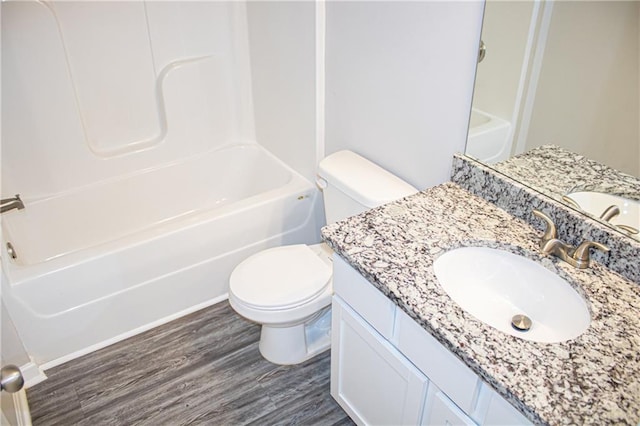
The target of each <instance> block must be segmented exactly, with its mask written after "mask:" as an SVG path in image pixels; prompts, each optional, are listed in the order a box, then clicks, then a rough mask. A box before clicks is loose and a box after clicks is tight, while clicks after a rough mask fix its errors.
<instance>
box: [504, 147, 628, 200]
mask: <svg viewBox="0 0 640 426" xmlns="http://www.w3.org/2000/svg"><path fill="white" fill-rule="evenodd" d="M492 167H493V168H494V169H495V170H497V171H499V172H500V173H503V174H505V175H507V176H510V177H511V178H513V179H515V180H518V181H520V182H523V183H525V184H526V185H529V186H531V187H532V188H535V189H536V190H538V191H540V192H542V193H545V194H547V195H549V196H551V197H553V198H555V199H557V200H559V201H562V196H563V195H566V194H569V193H571V192H577V191H594V192H604V193H607V194H611V195H617V196H620V197H625V198H629V199H632V200H640V179H638V178H637V177H635V176H632V175H629V174H626V173H623V172H620V171H618V170H616V169H613V168H611V167H608V166H605V165H604V164H600V163H598V162H597V161H594V160H590V159H589V158H587V157H585V156H584V155H581V154H576V153H575V152H571V151H567V150H566V149H562V148H560V147H559V146H555V145H543V146H539V147H537V148H534V149H532V150H531V151H527V152H525V153H524V154H520V155H517V156H515V157H512V158H510V159H508V160H505V161H502V162H500V163H496V164H494V165H493V166H492ZM541 171H544V173H541Z"/></svg>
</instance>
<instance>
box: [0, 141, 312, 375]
mask: <svg viewBox="0 0 640 426" xmlns="http://www.w3.org/2000/svg"><path fill="white" fill-rule="evenodd" d="M318 197H319V191H318V190H317V189H316V188H315V186H314V185H313V184H312V183H311V182H309V181H308V180H306V179H305V178H303V177H302V176H300V175H299V174H297V173H296V172H295V171H293V170H291V169H290V168H289V167H287V166H286V165H285V164H284V163H282V162H280V161H279V160H278V159H277V158H275V157H274V156H272V155H271V154H270V153H268V152H267V151H266V150H264V149H263V148H261V147H260V146H259V145H257V144H250V145H237V146H231V147H227V148H224V149H220V150H216V151H212V152H208V153H206V154H202V155H199V156H197V157H193V158H189V159H186V160H182V161H177V162H175V163H172V164H168V165H164V166H163V167H158V168H154V169H149V170H143V171H140V172H137V173H135V174H132V175H128V176H125V177H121V178H119V179H114V180H110V181H106V182H101V183H100V184H98V185H92V186H90V187H86V188H80V189H78V190H75V191H72V192H69V193H65V194H58V195H56V196H54V197H49V198H45V199H40V200H32V201H29V200H28V199H25V206H26V207H25V209H24V210H13V211H11V212H8V213H5V214H3V216H2V230H3V240H4V241H3V244H2V250H3V251H2V268H3V280H2V298H3V300H4V301H5V303H6V305H7V309H8V311H9V313H10V314H11V316H12V318H13V320H14V322H15V325H16V328H17V330H18V332H19V333H20V336H21V337H22V339H23V341H24V344H25V347H26V349H27V351H28V352H29V354H30V355H31V356H32V358H33V359H34V361H35V362H36V363H37V364H38V365H40V366H41V368H43V369H46V368H50V367H52V366H55V365H58V364H60V363H62V362H66V361H68V360H70V359H73V358H75V357H78V356H81V355H83V354H85V353H88V352H90V351H93V350H95V349H98V348H100V347H104V346H106V345H108V344H111V343H114V342H116V341H119V340H122V339H124V338H126V337H129V336H131V335H134V334H137V333H139V332H142V331H144V330H147V329H149V328H151V327H154V326H156V325H159V324H162V323H164V322H167V321H170V320H173V319H175V318H177V317H180V316H182V315H185V314H187V313H190V312H193V311H195V310H198V309H201V308H203V307H206V306H208V305H211V304H214V303H217V302H219V301H222V300H224V299H226V297H227V288H228V277H229V274H230V273H231V270H232V269H233V268H234V266H235V265H236V264H238V263H239V262H240V261H241V260H242V259H244V258H246V257H247V256H249V255H251V254H253V253H255V252H257V251H259V250H262V249H265V248H268V247H273V246H278V245H282V244H290V243H311V242H315V241H317V240H318V238H319V232H318V230H319V226H320V225H321V223H320V222H321V221H322V218H321V217H318V213H317V212H318V211H319V209H318V208H317V206H316V204H317V202H318ZM7 243H10V244H11V245H12V246H13V248H14V249H15V252H16V254H17V257H16V258H15V259H11V256H9V253H7V248H6V246H7Z"/></svg>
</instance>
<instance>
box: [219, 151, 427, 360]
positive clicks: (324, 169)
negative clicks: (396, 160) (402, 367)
mask: <svg viewBox="0 0 640 426" xmlns="http://www.w3.org/2000/svg"><path fill="white" fill-rule="evenodd" d="M317 182H318V186H319V187H320V188H321V189H322V193H323V198H324V207H325V215H326V219H327V223H333V222H337V221H339V220H342V219H345V218H347V217H349V216H353V215H356V214H358V213H361V212H363V211H366V210H369V209H371V208H373V207H377V206H380V205H382V204H386V203H388V202H391V201H394V200H397V199H399V198H402V197H405V196H407V195H411V194H414V193H416V192H418V190H417V189H416V188H414V187H413V186H411V185H409V184H408V183H406V182H404V181H403V180H402V179H400V178H398V177H397V176H394V175H393V174H391V173H389V172H388V171H386V170H384V169H383V168H381V167H379V166H377V165H376V164H374V163H372V162H370V161H368V160H366V159H365V158H363V157H361V156H359V155H357V154H355V153H353V152H351V151H339V152H336V153H334V154H331V155H329V156H327V157H326V158H324V159H323V160H322V161H321V162H320V164H319V167H318V180H317ZM332 254H333V252H332V250H331V249H330V248H329V247H328V246H327V245H326V244H324V243H321V244H314V245H305V244H297V245H287V246H281V247H275V248H271V249H267V250H263V251H261V252H259V253H256V254H254V255H252V256H249V257H248V258H247V259H245V260H244V261H242V262H241V263H240V264H239V265H238V266H236V268H235V269H234V270H233V272H232V273H231V277H230V279H229V303H230V304H231V307H232V308H233V309H234V310H235V311H236V312H237V313H238V314H240V315H242V316H243V317H245V318H247V319H249V320H251V321H254V322H257V323H259V324H262V330H261V333H260V344H259V348H260V353H261V354H262V356H263V357H264V358H266V359H267V360H268V361H271V362H273V363H275V364H284V365H288V364H298V363H300V362H303V361H305V360H307V359H309V358H311V357H313V356H315V355H317V354H319V353H321V352H323V351H324V350H326V349H328V348H329V345H330V341H331V296H332V294H333V286H332V279H331V278H332V264H331V256H332Z"/></svg>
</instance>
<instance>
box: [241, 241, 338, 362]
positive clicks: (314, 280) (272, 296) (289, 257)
mask: <svg viewBox="0 0 640 426" xmlns="http://www.w3.org/2000/svg"><path fill="white" fill-rule="evenodd" d="M331 254H332V251H331V249H330V248H329V247H328V246H327V245H326V244H316V245H312V246H307V245H304V244H299V245H290V246H283V247H276V248H272V249H268V250H264V251H261V252H259V253H256V254H254V255H253V256H250V257H248V258H247V259H245V260H244V261H242V262H241V263H240V264H239V265H238V266H237V267H236V268H235V269H234V271H233V272H232V274H231V277H230V279H229V303H230V304H231V307H232V308H233V309H234V310H235V311H236V312H237V313H239V314H240V315H242V316H243V317H245V318H247V319H249V320H251V321H254V322H257V323H260V324H262V330H261V333H260V344H259V348H260V353H261V354H262V356H263V357H264V358H266V359H267V360H269V361H271V362H273V363H276V364H285V365H287V364H298V363H300V362H303V361H305V360H307V359H309V358H311V357H313V356H314V355H316V354H319V353H320V352H322V351H324V350H326V349H328V348H329V345H330V340H331V307H330V305H331V295H332V293H333V286H332V280H331V276H332V266H331V265H332V263H331Z"/></svg>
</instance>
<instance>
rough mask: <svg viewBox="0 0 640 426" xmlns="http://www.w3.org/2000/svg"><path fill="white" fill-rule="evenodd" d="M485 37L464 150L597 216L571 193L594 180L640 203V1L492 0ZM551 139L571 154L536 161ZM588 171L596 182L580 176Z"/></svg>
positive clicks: (595, 188)
mask: <svg viewBox="0 0 640 426" xmlns="http://www.w3.org/2000/svg"><path fill="white" fill-rule="evenodd" d="M482 40H483V42H484V44H485V46H486V56H485V58H484V59H483V60H482V62H480V63H479V64H478V69H477V75H476V85H475V92H474V99H473V106H472V114H471V120H470V126H469V137H468V140H467V149H466V152H465V153H466V154H467V155H469V156H472V157H474V158H476V159H479V160H480V161H483V162H484V163H486V164H488V165H489V166H490V167H493V168H494V169H496V170H497V171H499V172H501V173H504V174H507V175H509V176H511V177H513V178H515V179H517V180H519V181H520V182H521V183H523V184H525V185H527V186H529V187H531V188H533V189H535V190H537V191H539V192H542V193H545V194H546V195H549V196H552V197H553V198H554V199H556V200H558V201H561V202H564V203H565V204H566V205H567V206H568V207H571V208H574V209H576V210H579V211H581V212H583V213H585V214H590V215H591V216H592V217H595V218H597V219H598V218H600V216H601V215H602V214H603V213H604V212H601V213H595V212H594V210H593V208H592V209H591V210H592V211H591V212H585V211H584V210H589V208H587V207H585V206H586V204H587V202H586V201H584V199H581V200H580V201H579V202H578V201H576V200H574V199H571V198H570V197H571V196H569V199H567V198H568V197H566V196H567V193H568V192H572V191H573V192H578V191H577V190H578V189H580V188H581V187H582V189H584V188H585V187H588V186H589V185H591V187H592V189H593V191H592V192H606V193H613V194H615V195H623V196H624V197H627V199H631V200H640V179H638V176H639V175H640V72H639V69H640V2H636V1H633V2H628V1H588V2H587V1H577V2H564V1H562V2H554V1H550V0H543V1H521V2H503V1H497V0H487V2H486V7H485V16H484V24H483V29H482ZM543 145H555V146H557V147H559V148H558V149H559V150H560V151H558V152H562V155H561V156H562V157H563V158H564V160H560V161H561V163H558V162H557V161H558V158H555V157H554V156H551V157H549V156H546V157H545V158H544V159H542V158H537V159H536V158H535V156H536V155H538V157H539V156H540V155H542V154H543V153H544V152H548V151H544V149H542V151H540V150H538V151H536V150H535V149H536V148H537V147H540V146H543ZM532 150H533V151H532ZM525 153H530V154H525ZM576 154H579V155H576ZM523 155H524V157H523ZM513 156H516V158H514V159H512V160H508V159H510V158H512V157H513ZM521 157H523V158H521ZM506 160H508V161H506ZM525 164H528V167H531V168H532V170H530V173H514V170H515V166H516V165H520V166H524V165H525ZM605 166H606V167H605ZM585 167H588V168H591V169H592V170H591V171H592V172H593V171H595V173H596V174H595V175H594V174H591V173H590V172H589V173H586V175H585V174H584V173H581V172H583V171H584V168H585ZM558 170H562V172H561V173H558ZM598 170H606V173H604V174H600V175H598V174H597V171H598ZM588 175H591V176H599V177H598V178H594V179H593V180H597V182H595V181H594V182H583V181H579V180H580V179H581V178H582V179H584V178H586V177H585V176H588ZM559 176H561V177H562V179H563V182H562V185H555V186H554V185H549V181H550V180H554V179H556V180H557V179H560V177H559ZM603 176H607V179H609V178H612V180H611V181H608V182H605V181H603ZM621 181H624V182H625V184H624V185H622V187H619V186H620V185H619V183H620V182H621ZM556 183H558V182H556ZM578 198H579V197H578ZM609 201H611V200H609ZM614 201H615V200H614ZM604 202H605V203H606V202H608V201H604ZM612 202H613V201H612ZM580 203H582V205H581V204H580ZM598 208H600V207H598ZM606 219H607V217H606V215H605V217H603V218H602V219H601V221H602V222H603V223H606V224H607V225H611V226H612V227H613V228H615V229H616V230H618V231H620V232H622V233H623V234H625V235H629V236H633V233H632V232H630V231H629V230H625V229H621V228H620V227H618V226H615V224H614V223H613V222H615V221H612V223H609V221H608V220H606ZM609 220H610V218H609ZM633 220H634V222H633V224H635V225H636V226H635V227H636V228H637V227H640V223H636V222H635V221H640V218H638V219H633ZM635 235H636V236H637V234H635ZM638 238H639V239H640V237H638Z"/></svg>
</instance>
